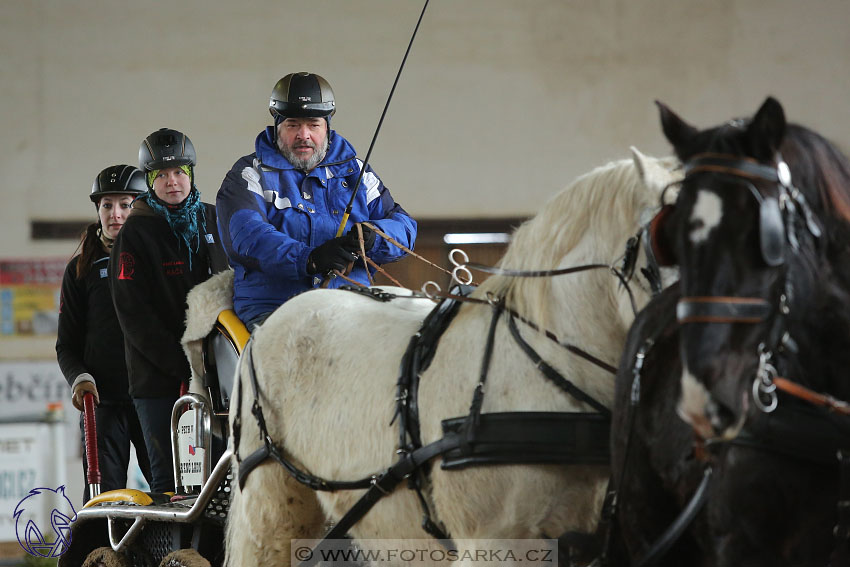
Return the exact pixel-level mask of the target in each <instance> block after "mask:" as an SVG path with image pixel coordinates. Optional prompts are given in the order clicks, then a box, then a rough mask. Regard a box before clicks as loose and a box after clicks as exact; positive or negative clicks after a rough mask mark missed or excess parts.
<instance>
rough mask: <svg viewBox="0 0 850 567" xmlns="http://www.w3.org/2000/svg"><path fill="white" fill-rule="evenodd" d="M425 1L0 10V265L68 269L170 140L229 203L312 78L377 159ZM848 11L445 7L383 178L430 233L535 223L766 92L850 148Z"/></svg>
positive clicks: (623, 2) (26, 4) (786, 1)
mask: <svg viewBox="0 0 850 567" xmlns="http://www.w3.org/2000/svg"><path fill="white" fill-rule="evenodd" d="M421 7H422V3H421V2H420V1H418V0H417V1H414V0H357V1H342V0H340V1H332V0H313V1H310V2H292V1H280V0H276V1H272V0H256V1H246V2H234V1H232V0H189V1H179V0H173V1H160V0H156V1H134V2H127V1H123V0H122V1H117V0H75V1H74V2H68V1H66V0H3V1H2V2H0V77H2V80H0V100H2V107H1V108H0V116H2V129H0V198H2V202H3V206H2V207H0V257H10V256H13V257H21V256H23V257H26V256H48V255H54V256H55V255H58V256H63V255H70V253H71V251H72V250H73V246H74V244H73V243H71V242H58V243H38V244H36V243H32V242H30V241H29V236H28V230H29V222H30V220H32V219H41V220H44V219H48V220H63V219H88V218H91V219H92V220H94V209H93V207H92V205H91V204H90V203H89V201H88V199H87V194H88V192H89V189H90V187H91V183H92V180H93V179H94V176H95V175H96V174H97V172H98V171H100V169H102V168H104V167H106V166H108V165H112V164H115V163H122V162H123V163H135V161H136V159H137V151H138V145H139V143H140V141H141V140H142V138H144V137H145V136H146V135H147V134H148V133H150V132H152V131H153V130H155V129H157V128H160V127H163V126H167V127H172V128H177V129H180V130H182V131H184V132H186V133H187V134H189V136H190V137H191V139H192V141H193V142H194V144H195V147H196V148H197V150H198V154H199V165H198V168H197V181H198V185H199V187H200V189H201V191H202V193H203V196H204V199H205V200H207V201H214V197H215V192H216V190H217V189H218V186H219V184H220V182H221V179H222V177H223V176H224V174H225V172H226V171H227V170H228V169H229V168H230V166H231V165H232V163H233V162H234V161H235V160H236V158H238V157H239V156H241V155H243V154H246V153H249V152H250V151H251V150H252V148H253V140H254V137H255V135H256V133H257V132H258V131H259V130H260V129H261V128H262V127H263V126H264V125H265V124H267V123H269V120H270V118H269V116H268V114H267V110H266V105H267V99H268V95H269V93H270V92H271V88H272V86H273V85H274V83H275V82H276V80H277V79H278V78H279V77H280V76H282V75H284V74H286V73H288V72H292V71H299V70H310V71H314V72H317V73H320V74H322V75H323V76H325V77H326V78H327V79H328V80H329V81H330V82H331V84H332V85H333V88H334V90H335V92H336V95H337V101H338V112H337V115H336V116H335V117H334V119H333V126H334V127H335V128H336V129H337V130H339V131H340V132H341V133H343V134H344V135H345V136H347V137H348V138H349V139H350V140H351V141H352V142H354V144H355V146H356V147H357V148H358V150H359V152H360V154H361V156H365V154H366V150H367V149H368V145H369V141H370V139H371V137H372V134H373V132H374V129H375V126H376V124H377V120H378V117H379V116H380V112H381V109H382V108H383V104H384V101H385V99H386V96H387V94H388V92H389V89H390V86H391V84H392V80H393V78H394V76H395V73H396V70H397V67H398V64H399V63H400V61H401V58H402V56H403V53H404V49H405V47H406V46H407V42H408V39H409V36H410V33H411V32H412V29H413V26H414V24H415V22H416V19H417V17H418V15H419V12H420V10H421ZM848 30H850V3H848V2H847V1H846V0H810V1H806V2H802V1H799V0H713V1H711V2H706V1H704V0H699V1H696V0H645V1H642V0H573V1H562V0H525V1H520V0H432V1H431V4H430V6H429V8H428V11H427V12H426V14H425V18H424V20H423V22H422V26H421V29H420V32H419V36H418V38H417V40H416V42H415V44H414V46H413V50H412V53H411V55H410V58H409V59H408V63H407V67H406V69H405V71H404V73H403V75H402V77H401V81H400V84H399V86H398V88H397V90H396V94H395V98H394V101H393V103H392V105H391V107H390V110H389V113H388V115H387V118H386V120H385V123H384V127H383V130H382V132H381V135H380V137H379V138H378V142H377V145H376V147H375V149H374V151H373V155H372V159H371V162H372V164H373V165H374V166H375V168H376V170H377V171H378V172H379V174H380V175H381V176H382V178H383V179H384V181H385V182H386V183H387V185H388V186H389V187H390V188H391V189H392V191H393V194H394V196H395V197H396V199H397V200H398V201H399V202H401V203H402V205H403V206H404V207H405V208H406V209H407V210H408V211H409V212H410V213H411V214H413V216H415V217H417V216H418V217H459V216H475V217H487V216H502V215H505V216H507V215H526V214H531V213H533V212H535V211H536V210H537V209H538V208H539V207H540V206H541V204H542V202H543V200H544V199H546V198H547V197H548V196H549V195H551V194H552V193H554V192H555V191H556V190H558V189H559V188H560V187H562V186H563V185H565V184H566V182H567V181H568V180H570V179H572V178H573V177H574V176H576V175H578V174H580V173H583V172H585V171H587V170H589V169H590V168H592V167H594V166H596V165H599V164H601V163H604V162H606V161H608V160H609V159H614V158H620V157H625V156H626V155H627V150H628V146H629V145H632V144H634V145H637V146H638V147H640V148H642V149H644V150H645V151H647V152H649V153H653V154H663V153H666V152H667V145H666V142H665V141H664V139H663V137H662V136H661V133H660V129H659V127H658V120H657V113H656V110H655V108H654V105H653V104H652V101H653V100H654V99H656V98H657V99H661V100H664V101H665V102H667V103H668V104H670V105H671V106H672V107H673V108H674V109H675V110H677V111H679V112H680V113H681V114H682V115H683V116H684V117H685V118H687V119H689V120H691V121H692V122H694V123H695V124H697V125H701V126H708V125H711V124H714V123H717V122H720V121H722V120H725V119H727V118H730V117H732V116H738V115H744V114H751V113H752V112H753V111H754V110H755V109H756V108H757V107H758V105H759V104H760V103H761V101H762V100H763V99H764V97H765V96H766V95H768V94H773V95H775V96H777V97H778V98H779V99H780V101H781V102H782V103H783V104H784V105H785V109H786V113H787V115H788V116H789V118H790V119H791V120H794V121H797V122H800V123H803V124H806V125H809V126H811V127H813V128H815V129H817V130H819V131H821V132H822V133H824V134H825V135H827V136H828V137H831V138H832V139H834V140H835V141H837V142H839V143H840V144H841V145H843V146H844V147H845V148H846V147H847V146H848V140H850V128H848V126H850V107H848V105H847V104H846V102H845V99H846V97H847V95H848V90H850V89H848V87H849V86H850V84H849V83H848V81H850V79H848V77H850V58H848V57H847V54H848V53H850V31H848Z"/></svg>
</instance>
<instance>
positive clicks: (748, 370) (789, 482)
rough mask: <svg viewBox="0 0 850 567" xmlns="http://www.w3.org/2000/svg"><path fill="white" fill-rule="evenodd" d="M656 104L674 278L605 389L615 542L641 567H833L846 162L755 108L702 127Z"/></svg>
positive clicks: (845, 315) (843, 349)
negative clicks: (670, 186) (666, 148)
mask: <svg viewBox="0 0 850 567" xmlns="http://www.w3.org/2000/svg"><path fill="white" fill-rule="evenodd" d="M659 107H660V111H661V122H662V126H663V130H664V133H665V136H666V137H667V139H668V140H669V141H670V143H671V144H672V145H673V147H674V149H675V152H676V154H677V156H678V157H679V158H680V159H681V160H682V162H683V163H684V164H685V172H686V176H685V179H684V181H683V182H682V184H681V188H680V191H679V194H678V196H677V198H676V203H675V205H674V206H672V207H670V208H668V209H666V211H665V212H664V213H662V214H661V216H659V217H658V218H657V219H656V221H655V222H654V223H653V225H654V228H655V230H654V231H653V236H654V241H655V244H656V245H655V250H656V253H657V255H658V256H659V260H660V261H662V262H663V261H664V260H665V259H666V260H667V262H669V263H676V264H678V266H679V269H680V278H681V279H680V283H679V284H678V285H677V286H675V287H672V288H669V289H667V290H665V291H664V292H663V293H662V294H661V295H660V296H658V297H656V298H655V299H654V300H653V301H652V302H650V303H649V304H648V306H647V307H646V308H645V309H644V310H643V312H642V313H641V314H640V315H639V317H638V318H637V319H636V321H635V323H634V325H633V326H632V328H631V330H630V333H629V336H628V338H627V343H626V347H625V350H624V353H623V358H622V360H621V364H620V371H619V373H618V376H617V384H616V393H615V406H614V416H615V418H614V424H613V432H612V451H613V455H612V469H613V471H614V475H615V480H616V481H617V483H616V484H617V486H616V488H617V491H618V507H617V510H616V519H617V522H616V527H617V528H618V529H619V533H620V536H621V538H620V540H621V541H622V542H623V543H624V547H625V550H626V553H627V555H628V556H629V561H630V562H631V564H632V565H641V566H643V565H649V564H656V565H677V566H679V565H688V566H699V565H706V566H708V565H722V566H739V565H740V566H743V565H746V566H756V565H758V566H761V565H764V566H771V567H775V566H792V565H793V566H810V565H811V566H814V565H817V566H826V565H831V566H832V567H836V566H838V565H850V554H848V551H847V537H848V533H847V532H848V531H849V530H850V517H848V516H850V503H848V502H847V501H848V500H850V494H849V493H850V471H848V469H850V462H848V453H850V417H848V416H846V415H844V412H848V411H850V407H848V406H847V405H846V403H845V402H846V401H847V400H850V373H848V369H850V162H848V160H847V158H846V157H844V156H843V155H842V154H841V153H840V152H839V151H838V150H837V149H836V148H835V146H834V145H833V144H831V143H830V142H828V141H827V140H826V139H824V138H823V137H822V136H820V135H819V134H817V133H815V132H813V131H811V130H809V129H806V128H804V127H801V126H797V125H793V124H787V123H786V121H785V116H784V111H783V109H782V107H781V105H780V104H779V103H778V102H777V101H776V100H775V99H773V98H768V99H767V100H766V101H765V102H764V104H763V105H762V106H761V108H760V109H759V110H758V111H757V112H756V114H755V115H754V116H753V117H752V118H751V119H747V120H734V121H730V122H727V123H725V124H723V125H721V126H718V127H715V128H711V129H708V130H698V129H696V128H694V127H693V126H690V125H689V124H687V123H686V122H685V121H683V120H682V119H681V118H679V117H678V116H677V115H676V114H674V113H673V112H672V111H671V110H670V109H669V108H667V107H666V106H665V105H663V104H660V103H659ZM665 257H666V258H665ZM841 450H843V453H841V452H840V451H841ZM842 454H843V456H844V459H842V458H841V457H840V456H841V455H842ZM837 455H839V457H837ZM842 468H843V469H844V475H843V477H842V472H841V471H842ZM695 494H697V495H702V496H704V498H702V499H699V498H697V499H695V500H692V498H693V497H694V495H695ZM840 501H843V502H844V503H843V505H841V506H839V502H840ZM686 509H687V511H686V512H684V513H683V510H686ZM691 510H693V513H690V511H691ZM836 526H837V529H836V530H835V532H836V535H833V532H834V528H836ZM665 551H666V552H665ZM656 552H659V553H656ZM661 552H664V553H661Z"/></svg>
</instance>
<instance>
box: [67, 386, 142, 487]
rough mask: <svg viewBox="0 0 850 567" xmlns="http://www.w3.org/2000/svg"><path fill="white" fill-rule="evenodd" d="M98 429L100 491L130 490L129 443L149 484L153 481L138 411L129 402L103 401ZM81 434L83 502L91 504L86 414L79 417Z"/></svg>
mask: <svg viewBox="0 0 850 567" xmlns="http://www.w3.org/2000/svg"><path fill="white" fill-rule="evenodd" d="M94 416H95V424H96V426H97V453H98V462H99V463H100V475H101V481H100V490H101V492H106V491H108V490H117V489H119V488H126V487H127V467H128V465H129V464H130V444H132V445H133V447H135V449H136V458H137V460H138V461H139V468H141V469H142V474H143V475H144V476H145V479H146V480H147V481H148V483H150V482H151V466H150V460H149V459H148V453H147V449H146V447H145V437H144V435H143V434H142V428H141V426H140V424H139V418H138V416H137V415H136V408H135V407H133V404H131V403H130V402H127V403H109V402H103V403H101V404H100V405H99V406H97V407H96V408H95V410H94ZM80 435H81V437H82V441H83V484H84V485H85V488H84V489H83V502H84V503H85V502H88V500H89V498H90V495H89V485H88V480H87V477H86V473H87V471H88V458H87V455H86V436H85V435H86V434H85V426H84V423H83V414H82V413H81V414H80Z"/></svg>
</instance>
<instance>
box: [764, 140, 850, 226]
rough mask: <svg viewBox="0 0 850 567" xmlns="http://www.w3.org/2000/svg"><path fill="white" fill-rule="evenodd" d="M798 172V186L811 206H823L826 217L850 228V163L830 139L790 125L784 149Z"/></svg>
mask: <svg viewBox="0 0 850 567" xmlns="http://www.w3.org/2000/svg"><path fill="white" fill-rule="evenodd" d="M780 151H781V152H782V156H783V158H784V159H786V160H787V161H788V164H789V167H791V169H792V171H793V172H794V174H795V175H794V176H793V182H794V185H795V186H796V187H797V188H798V189H799V190H800V191H802V192H803V193H804V194H805V195H806V198H807V199H809V201H810V204H813V205H814V204H815V203H820V204H821V205H820V206H821V208H822V212H823V214H824V215H825V216H827V217H831V218H834V219H836V220H838V221H840V222H841V223H842V224H845V225H850V161H848V159H847V157H846V156H845V155H843V154H842V153H841V151H840V150H839V149H838V148H837V147H836V146H835V145H834V144H833V143H832V142H830V141H829V140H827V139H826V138H824V137H823V136H821V135H820V134H818V133H817V132H814V131H812V130H809V129H808V128H805V127H803V126H799V125H797V124H789V125H788V126H787V130H786V133H785V138H784V140H783V143H782V147H781V148H780Z"/></svg>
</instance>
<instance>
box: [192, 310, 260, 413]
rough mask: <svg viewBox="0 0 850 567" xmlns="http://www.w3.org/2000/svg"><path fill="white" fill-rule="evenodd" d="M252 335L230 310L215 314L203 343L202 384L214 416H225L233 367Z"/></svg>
mask: <svg viewBox="0 0 850 567" xmlns="http://www.w3.org/2000/svg"><path fill="white" fill-rule="evenodd" d="M250 336H251V334H250V333H249V332H248V329H247V328H246V327H245V325H244V324H243V323H242V321H241V320H240V319H239V318H238V317H237V316H236V313H235V312H234V311H233V310H232V309H225V310H224V311H222V312H221V313H219V314H218V318H217V319H216V322H215V324H214V325H213V328H212V330H211V331H210V332H209V334H208V335H207V336H206V337H205V338H204V341H203V365H204V384H205V385H206V388H207V390H208V392H209V397H210V402H211V403H212V409H213V413H215V414H216V415H227V412H228V410H229V408H230V394H231V392H232V391H233V377H234V375H235V373H236V364H237V362H238V361H239V356H240V355H241V354H242V350H243V349H244V348H245V344H246V343H247V342H248V339H249V338H250Z"/></svg>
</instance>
